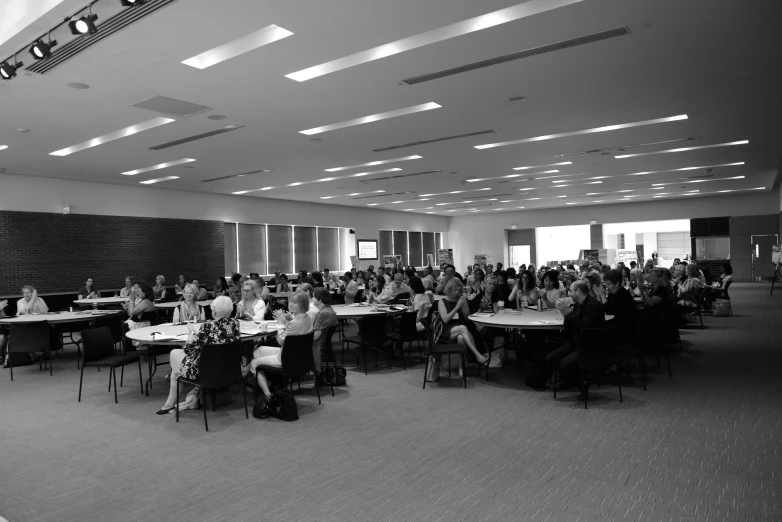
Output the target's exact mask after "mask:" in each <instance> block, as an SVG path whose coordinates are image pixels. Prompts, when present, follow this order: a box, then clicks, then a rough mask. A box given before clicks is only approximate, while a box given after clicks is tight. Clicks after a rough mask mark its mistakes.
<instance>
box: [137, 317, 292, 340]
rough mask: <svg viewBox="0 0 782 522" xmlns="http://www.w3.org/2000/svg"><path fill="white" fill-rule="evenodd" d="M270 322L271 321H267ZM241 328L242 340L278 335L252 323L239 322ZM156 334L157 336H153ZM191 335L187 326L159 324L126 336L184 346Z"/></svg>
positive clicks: (139, 329) (138, 329)
mask: <svg viewBox="0 0 782 522" xmlns="http://www.w3.org/2000/svg"><path fill="white" fill-rule="evenodd" d="M267 322H269V321H267ZM239 326H240V328H241V331H242V340H243V341H247V340H255V339H263V338H265V337H271V336H274V335H277V330H276V329H274V330H271V331H268V332H256V330H257V329H258V325H257V324H255V323H254V322H252V321H239ZM152 333H155V334H156V335H154V336H153V335H152ZM189 333H190V330H188V327H187V325H186V324H170V323H169V324H159V325H156V326H146V327H144V328H136V329H135V330H131V331H129V332H128V333H126V334H125V336H126V337H127V338H128V339H131V340H133V341H139V342H141V343H144V344H161V345H179V346H181V345H184V344H185V343H187V337H188V335H189Z"/></svg>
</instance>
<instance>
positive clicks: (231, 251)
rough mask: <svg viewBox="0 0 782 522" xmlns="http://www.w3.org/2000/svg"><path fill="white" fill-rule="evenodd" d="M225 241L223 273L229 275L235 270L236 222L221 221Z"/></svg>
mask: <svg viewBox="0 0 782 522" xmlns="http://www.w3.org/2000/svg"><path fill="white" fill-rule="evenodd" d="M223 225H224V242H225V275H226V276H228V277H231V276H232V275H233V274H235V273H236V272H237V270H236V265H237V263H236V223H223Z"/></svg>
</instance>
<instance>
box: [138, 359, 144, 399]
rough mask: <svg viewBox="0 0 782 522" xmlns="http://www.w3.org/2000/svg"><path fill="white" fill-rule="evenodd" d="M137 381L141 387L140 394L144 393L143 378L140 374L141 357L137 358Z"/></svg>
mask: <svg viewBox="0 0 782 522" xmlns="http://www.w3.org/2000/svg"><path fill="white" fill-rule="evenodd" d="M138 383H139V386H140V387H141V395H144V378H143V377H142V376H141V357H139V358H138Z"/></svg>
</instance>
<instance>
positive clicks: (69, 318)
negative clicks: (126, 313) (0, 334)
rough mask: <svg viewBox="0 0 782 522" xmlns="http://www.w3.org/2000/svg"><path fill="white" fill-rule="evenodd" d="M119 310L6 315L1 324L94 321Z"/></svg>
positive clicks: (0, 321)
mask: <svg viewBox="0 0 782 522" xmlns="http://www.w3.org/2000/svg"><path fill="white" fill-rule="evenodd" d="M119 312H120V311H119V310H107V311H97V310H88V311H84V312H49V313H46V314H30V315H19V316H17V317H4V318H2V319H0V324H14V323H39V322H43V321H48V322H49V323H50V324H53V323H80V322H83V321H92V320H93V319H95V318H96V317H104V316H107V315H115V314H118V313H119Z"/></svg>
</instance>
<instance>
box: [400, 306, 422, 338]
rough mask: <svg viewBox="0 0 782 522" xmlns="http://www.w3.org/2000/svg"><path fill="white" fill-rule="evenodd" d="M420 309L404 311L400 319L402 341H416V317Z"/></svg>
mask: <svg viewBox="0 0 782 522" xmlns="http://www.w3.org/2000/svg"><path fill="white" fill-rule="evenodd" d="M417 318H418V311H417V310H416V311H413V312H404V313H403V314H402V317H401V318H400V320H399V337H400V340H401V341H402V342H407V341H415V340H416V338H417V337H418V330H417V329H416V322H417V321H416V319H417Z"/></svg>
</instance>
